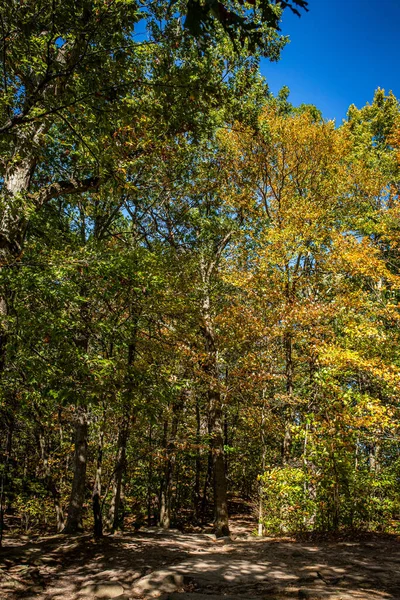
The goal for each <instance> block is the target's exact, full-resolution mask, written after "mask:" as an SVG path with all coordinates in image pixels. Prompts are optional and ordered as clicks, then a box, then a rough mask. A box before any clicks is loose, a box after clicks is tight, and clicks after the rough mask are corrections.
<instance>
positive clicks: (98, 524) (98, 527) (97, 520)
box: [92, 430, 104, 538]
mask: <svg viewBox="0 0 400 600" xmlns="http://www.w3.org/2000/svg"><path fill="white" fill-rule="evenodd" d="M103 440H104V430H101V431H100V435H99V444H98V448H97V464H96V476H95V480H94V486H93V494H92V508H93V533H94V536H95V537H96V538H99V537H102V536H103V519H102V511H101V509H102V506H101V503H100V498H101V470H102V465H103Z"/></svg>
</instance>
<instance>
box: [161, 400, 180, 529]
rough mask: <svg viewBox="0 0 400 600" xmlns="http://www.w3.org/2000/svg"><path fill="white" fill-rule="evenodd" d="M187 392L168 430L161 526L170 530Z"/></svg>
mask: <svg viewBox="0 0 400 600" xmlns="http://www.w3.org/2000/svg"><path fill="white" fill-rule="evenodd" d="M185 396H186V392H185V393H184V394H182V396H181V398H180V399H179V400H178V401H177V402H174V403H173V405H172V423H171V431H170V433H169V435H168V429H167V431H166V433H167V437H166V461H165V470H164V478H163V483H162V486H161V502H160V519H159V522H160V525H161V527H163V528H164V529H169V527H170V525H171V506H172V483H173V476H174V471H175V462H176V456H175V449H176V448H175V446H176V437H177V433H178V426H179V417H180V413H181V411H182V408H183V405H184V400H185Z"/></svg>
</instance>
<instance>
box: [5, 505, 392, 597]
mask: <svg viewBox="0 0 400 600" xmlns="http://www.w3.org/2000/svg"><path fill="white" fill-rule="evenodd" d="M254 529H255V523H254V521H253V520H251V519H250V518H249V517H238V516H236V517H235V518H234V519H233V522H232V538H233V539H229V538H223V539H221V540H216V539H215V537H214V536H212V535H211V534H206V533H197V532H194V533H193V532H192V533H182V532H179V531H176V530H172V531H168V532H166V531H162V530H160V529H157V528H148V529H143V530H139V531H138V532H136V533H134V532H132V533H129V532H124V533H119V534H116V535H113V536H106V537H104V538H103V539H102V540H100V541H95V540H94V539H93V538H92V537H91V536H89V535H82V536H75V537H70V536H68V537H67V536H63V535H57V536H52V537H39V538H37V539H34V540H32V539H31V540H27V539H23V538H18V539H8V540H7V539H5V540H4V547H3V549H2V550H0V598H1V599H2V600H3V599H4V600H22V599H27V600H29V599H35V600H97V599H98V598H100V599H103V600H106V599H108V598H117V597H118V598H119V599H120V600H128V599H130V598H143V599H150V598H156V597H161V598H162V600H218V599H220V600H239V598H240V599H248V600H251V599H261V598H262V599H265V600H281V599H287V598H303V599H309V600H311V599H313V600H317V599H328V600H339V599H341V600H356V599H363V600H378V599H379V600H381V599H397V600H400V540H399V538H398V537H396V536H388V535H386V536H379V535H364V536H354V537H353V538H342V539H340V538H337V539H335V540H333V539H322V538H319V539H318V538H312V539H311V540H291V539H289V538H287V539H285V538H280V539H276V538H262V539H260V538H256V537H254V536H253V535H252V531H253V530H254Z"/></svg>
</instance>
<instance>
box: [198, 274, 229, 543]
mask: <svg viewBox="0 0 400 600" xmlns="http://www.w3.org/2000/svg"><path fill="white" fill-rule="evenodd" d="M204 272H205V271H204V270H203V273H204ZM202 332H203V336H204V341H205V349H206V354H207V359H206V361H205V364H204V371H205V375H206V378H207V380H208V391H207V396H208V410H209V432H210V450H211V454H212V469H213V484H214V527H215V535H216V536H217V537H222V536H227V535H229V517H228V503H227V482H226V471H225V457H224V431H223V415H222V397H221V392H220V389H219V380H218V352H217V348H216V345H215V333H214V327H213V321H212V315H211V299H210V293H209V282H208V280H207V279H206V278H205V287H204V296H203V303H202Z"/></svg>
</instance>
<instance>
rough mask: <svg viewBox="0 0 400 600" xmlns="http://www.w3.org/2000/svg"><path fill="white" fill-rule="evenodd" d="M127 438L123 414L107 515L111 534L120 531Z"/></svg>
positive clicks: (127, 425)
mask: <svg viewBox="0 0 400 600" xmlns="http://www.w3.org/2000/svg"><path fill="white" fill-rule="evenodd" d="M128 437H129V415H128V414H125V415H124V417H123V419H122V423H121V426H120V430H119V433H118V442H117V457H116V462H115V470H114V480H113V491H112V499H111V506H110V511H109V515H108V522H109V524H110V528H111V532H112V533H114V531H117V530H118V529H121V527H122V525H123V523H122V522H121V515H120V512H121V497H122V478H123V475H124V472H125V467H126V447H127V443H128Z"/></svg>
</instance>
